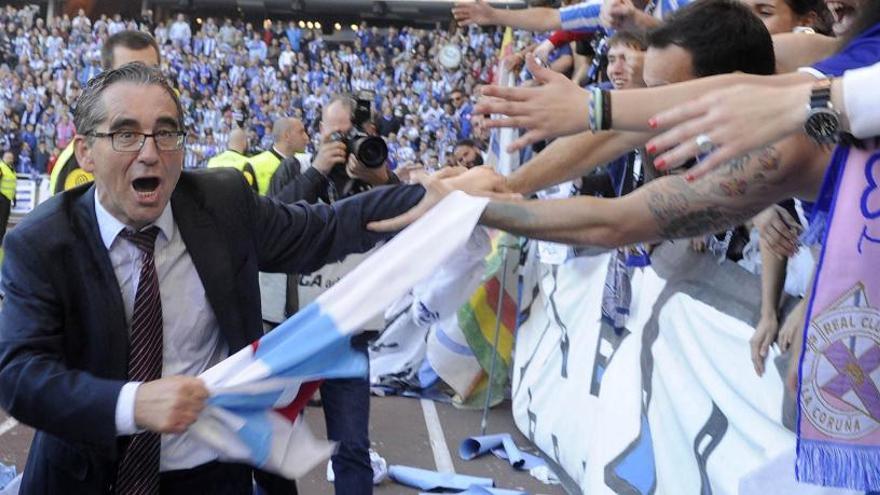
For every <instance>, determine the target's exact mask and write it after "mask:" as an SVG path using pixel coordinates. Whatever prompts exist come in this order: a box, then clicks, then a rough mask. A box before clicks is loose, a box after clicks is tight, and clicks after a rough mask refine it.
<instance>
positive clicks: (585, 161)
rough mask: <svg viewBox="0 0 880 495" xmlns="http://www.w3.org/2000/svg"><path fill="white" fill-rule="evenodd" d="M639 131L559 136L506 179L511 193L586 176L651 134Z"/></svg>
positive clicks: (536, 189)
mask: <svg viewBox="0 0 880 495" xmlns="http://www.w3.org/2000/svg"><path fill="white" fill-rule="evenodd" d="M650 136H651V135H650V134H647V133H638V132H618V131H607V132H597V133H590V132H583V133H580V134H575V135H573V136H566V137H562V138H559V139H557V140H555V141H553V142H552V143H550V144H549V145H548V146H547V147H546V148H544V149H543V150H542V151H541V152H540V153H538V154H537V155H535V156H534V157H533V158H532V159H531V160H529V161H528V162H526V163H525V164H524V165H523V166H522V167H520V168H518V169H517V170H516V171H514V172H513V173H512V174H510V177H508V179H507V185H508V187H509V188H510V190H512V191H513V192H517V193H520V194H531V193H534V192H536V191H540V190H541V189H545V188H547V187H550V186H554V185H556V184H559V183H561V182H565V181H567V180H573V179H576V178H578V177H581V176H584V175H587V174H588V173H589V172H591V171H593V170H595V169H596V168H597V167H599V166H600V165H604V164H606V163H608V162H610V161H612V160H614V159H616V158H618V157H619V156H621V155H623V154H624V153H626V152H628V151H630V150H632V149H634V148H637V147H639V146H641V145H642V144H644V143H645V141H647V139H648V138H649V137H650Z"/></svg>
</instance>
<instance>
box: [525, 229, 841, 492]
mask: <svg viewBox="0 0 880 495" xmlns="http://www.w3.org/2000/svg"><path fill="white" fill-rule="evenodd" d="M687 245H688V243H687V242H677V243H665V244H663V245H661V246H660V247H658V248H657V250H655V251H654V253H653V254H652V261H653V265H652V266H651V267H647V268H642V269H637V270H636V271H635V273H634V275H633V277H632V304H631V308H630V310H631V313H630V316H629V318H628V319H627V321H626V325H625V328H623V329H620V330H618V331H615V330H614V328H613V327H612V326H610V325H608V324H607V323H603V322H602V318H601V301H602V292H603V287H604V282H605V277H606V273H607V266H608V262H609V259H610V258H609V255H608V254H603V255H598V256H590V257H578V258H574V259H571V260H569V261H567V262H566V263H564V264H562V265H559V266H550V265H542V267H541V270H542V273H541V278H540V294H539V295H538V296H537V298H536V300H535V302H534V304H533V305H532V308H531V313H530V316H529V318H528V320H526V321H525V322H524V323H523V324H522V325H521V327H520V329H519V333H518V335H517V340H516V348H515V355H514V365H513V368H514V369H513V383H512V395H513V414H514V419H515V421H516V423H517V426H518V427H519V428H520V429H521V430H522V431H523V433H524V434H526V435H528V437H529V438H530V439H532V441H533V442H535V443H536V444H537V445H538V446H539V447H540V448H541V449H542V450H543V451H544V452H545V453H546V454H547V455H548V456H549V457H551V458H552V459H554V460H555V461H556V463H557V464H559V465H560V466H561V467H562V468H563V469H565V471H566V472H567V473H568V474H569V475H570V476H571V478H573V479H574V481H575V482H576V483H578V484H579V485H580V487H581V489H582V490H583V492H584V493H589V494H590V495H596V494H611V493H615V494H620V493H624V494H736V493H754V494H759V493H760V494H764V493H786V494H789V493H835V494H837V493H849V492H845V491H840V490H823V489H818V488H815V487H812V486H809V485H797V484H795V481H794V448H795V436H794V433H792V432H791V431H790V430H788V429H786V428H785V427H784V426H783V424H782V419H783V394H784V389H783V382H782V379H781V376H780V374H779V373H772V372H771V373H765V374H764V376H763V377H758V376H757V375H756V374H755V372H754V370H753V368H752V364H751V361H750V352H749V343H748V340H749V338H750V337H751V335H752V333H753V331H754V330H753V325H754V323H755V322H756V321H757V316H758V308H759V304H758V303H759V299H758V298H759V297H760V281H759V279H758V277H756V276H754V275H751V274H749V273H748V272H746V271H745V270H743V269H741V268H739V267H738V266H736V265H734V264H733V263H730V262H724V263H722V264H719V263H717V262H716V261H715V260H714V259H713V258H712V257H710V256H706V255H701V254H697V253H694V252H692V251H690V250H689V249H688V248H687ZM773 357H774V351H772V350H771V357H770V358H771V359H772V358H773ZM771 368H772V366H771ZM780 459H782V460H781V461H780ZM767 469H771V472H769V473H768V472H767ZM773 469H775V471H772V470H773ZM768 480H770V481H768ZM771 481H772V482H773V483H776V484H775V485H774V487H773V488H769V486H768V485H767V483H769V482H771ZM741 489H742V491H740V490H741Z"/></svg>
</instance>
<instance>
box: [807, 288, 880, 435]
mask: <svg viewBox="0 0 880 495" xmlns="http://www.w3.org/2000/svg"><path fill="white" fill-rule="evenodd" d="M878 336H880V311H878V310H877V309H875V308H872V307H871V306H870V304H869V302H868V300H867V297H866V295H865V291H864V287H863V285H862V284H861V283H859V284H857V285H856V286H855V287H853V289H852V290H851V291H850V292H849V293H848V294H847V295H846V296H844V297H843V298H841V300H840V301H839V302H838V303H837V304H835V305H833V306H831V307H829V308H828V309H827V310H826V311H824V312H823V313H822V314H820V315H817V316H816V317H815V318H814V319H813V321H812V322H811V323H810V337H809V340H808V342H807V346H808V349H809V353H808V359H811V361H812V362H811V363H810V364H811V366H809V369H810V374H809V376H807V377H805V379H804V383H803V385H804V387H803V389H802V391H801V392H802V407H803V409H804V413H805V416H806V418H807V419H808V420H809V421H810V423H811V424H812V425H813V426H815V427H816V428H817V429H818V430H820V431H821V432H822V433H824V434H826V435H828V436H830V437H836V438H845V439H859V438H862V437H864V436H865V435H868V434H869V433H871V432H873V431H874V430H875V429H877V428H878V426H880V391H878V378H880V340H878Z"/></svg>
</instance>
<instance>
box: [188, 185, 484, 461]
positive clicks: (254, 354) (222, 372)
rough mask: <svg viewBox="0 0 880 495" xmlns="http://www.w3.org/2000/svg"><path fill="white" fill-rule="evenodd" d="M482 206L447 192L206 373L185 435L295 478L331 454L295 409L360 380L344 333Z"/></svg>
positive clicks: (400, 290) (418, 270)
mask: <svg viewBox="0 0 880 495" xmlns="http://www.w3.org/2000/svg"><path fill="white" fill-rule="evenodd" d="M487 202H488V200H487V199H485V198H474V197H471V196H468V195H466V194H464V193H461V192H454V193H452V194H450V195H449V196H448V197H447V198H445V199H444V200H443V201H441V202H440V203H439V204H438V205H436V206H435V207H434V208H433V209H432V210H431V211H429V212H428V213H427V214H425V215H424V216H423V217H422V218H421V219H419V220H418V221H416V222H415V223H413V224H412V225H411V226H409V227H408V228H406V229H405V230H404V231H402V232H401V233H399V234H398V235H397V236H396V237H395V238H394V239H392V240H391V241H389V242H388V243H387V244H385V245H384V246H382V247H381V248H379V249H378V250H377V251H376V252H375V253H374V254H373V255H372V256H370V257H369V258H367V259H366V260H364V262H363V263H361V264H360V265H359V266H358V267H357V268H355V269H354V270H353V271H352V272H351V273H350V274H348V275H347V276H346V277H345V278H343V279H342V280H340V281H339V283H337V284H336V285H335V286H333V288H331V289H330V290H328V291H327V292H325V293H324V294H322V295H321V296H320V297H318V298H317V299H316V300H315V302H313V303H312V304H310V305H309V306H307V307H305V308H304V309H303V310H302V311H300V312H298V313H297V314H295V315H294V316H292V317H291V318H289V319H288V320H287V321H285V322H284V323H282V324H281V325H280V326H278V327H277V328H276V329H275V330H273V331H272V332H270V333H268V334H266V335H265V336H264V337H262V338H261V339H260V340H258V341H256V342H254V343H253V344H252V345H250V346H248V347H246V348H244V349H242V350H240V351H239V352H237V353H235V354H234V355H232V356H230V357H229V358H227V359H226V360H224V361H222V362H221V363H219V364H217V365H216V366H214V367H212V368H211V369H209V370H207V371H206V372H204V373H203V374H202V375H201V376H200V378H202V379H203V380H204V381H205V384H206V385H207V387H208V389H209V390H210V392H211V397H210V399H209V400H208V406H207V407H206V408H205V410H204V411H203V412H202V414H201V415H200V416H199V419H198V420H197V421H196V422H195V423H194V424H193V425H192V426H191V427H190V431H192V432H193V433H194V435H195V436H196V437H197V438H199V439H200V440H201V441H203V442H205V443H206V444H208V445H210V446H211V447H212V448H213V449H215V450H216V451H217V453H218V455H219V458H220V460H223V461H227V462H230V461H231V462H242V463H246V464H250V465H253V466H256V467H259V468H261V469H264V470H267V471H272V472H275V473H278V474H280V475H282V476H285V477H287V478H296V477H299V476H301V475H303V474H305V473H306V472H308V471H309V470H311V468H312V467H314V466H315V465H317V464H318V463H320V462H322V461H324V460H325V459H326V458H327V457H329V456H330V454H331V452H332V450H333V445H332V444H330V443H329V442H327V441H325V440H320V439H316V438H315V437H314V436H312V434H311V432H310V431H309V430H308V428H307V427H306V425H305V424H304V422H303V420H302V418H301V417H300V414H299V413H300V411H301V410H302V408H303V407H304V406H305V403H306V402H307V401H308V399H309V397H310V396H311V395H312V394H313V393H314V391H315V390H316V389H317V387H318V385H319V384H320V380H323V379H325V378H345V377H357V376H366V373H367V360H366V358H365V356H363V355H362V354H359V353H357V352H354V351H353V350H352V348H351V346H350V343H349V340H350V338H351V336H352V335H353V334H354V333H356V332H357V331H359V329H361V328H363V325H364V324H365V323H366V322H367V321H368V320H369V319H370V318H372V317H373V316H374V315H376V314H380V313H382V312H383V311H384V310H385V308H386V307H387V306H389V305H390V304H391V303H392V302H394V301H395V300H397V299H398V298H400V297H401V296H403V295H404V294H405V293H406V292H407V291H409V290H410V289H412V287H413V286H414V285H415V284H417V283H418V282H420V281H422V280H423V279H425V278H427V277H428V276H429V275H431V274H432V273H433V272H434V271H435V270H436V269H437V268H438V267H439V266H440V265H442V264H443V263H444V262H445V261H446V260H447V259H448V258H449V257H450V256H451V255H452V254H453V253H454V252H455V251H456V250H457V249H459V248H461V247H462V246H464V244H465V242H466V241H467V240H468V238H469V237H470V235H471V232H472V231H473V228H474V226H475V225H476V223H477V220H478V219H479V218H480V215H481V214H482V212H483V209H484V208H485V206H486V203H487Z"/></svg>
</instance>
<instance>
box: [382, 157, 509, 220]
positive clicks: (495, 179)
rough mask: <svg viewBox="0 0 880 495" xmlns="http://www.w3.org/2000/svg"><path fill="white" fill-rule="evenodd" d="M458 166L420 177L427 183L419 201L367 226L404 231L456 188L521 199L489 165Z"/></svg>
mask: <svg viewBox="0 0 880 495" xmlns="http://www.w3.org/2000/svg"><path fill="white" fill-rule="evenodd" d="M457 168H458V167H450V168H449V169H448V171H447V169H444V170H442V171H440V172H438V173H436V174H434V175H420V176H418V182H419V183H420V184H422V185H423V186H425V196H424V197H423V198H422V200H421V201H420V202H419V204H417V205H416V206H414V207H413V208H412V209H410V210H409V211H407V212H406V213H404V214H402V215H400V216H397V217H394V218H389V219H387V220H381V221H378V222H370V223H368V224H367V229H369V230H372V231H374V232H396V231H398V230H401V229H403V228H404V227H406V226H407V225H409V224H411V223H413V222H415V221H416V220H418V219H419V218H421V216H422V215H424V214H425V213H426V212H427V211H428V210H430V209H431V208H433V207H434V205H436V204H437V203H439V202H440V201H441V200H442V199H443V198H445V197H446V196H447V195H448V194H449V193H450V192H452V191H454V190H456V189H458V190H460V191H464V192H466V193H468V194H471V195H473V196H488V197H490V198H493V199H500V200H514V199H521V198H522V196H520V195H519V194H513V193H510V192H509V190H508V189H507V181H506V179H505V178H504V177H503V176H501V175H499V174H498V173H497V172H495V171H494V170H492V169H491V168H490V167H474V168H472V169H470V170H467V171H465V172H461V171H460V170H455V169H457Z"/></svg>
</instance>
